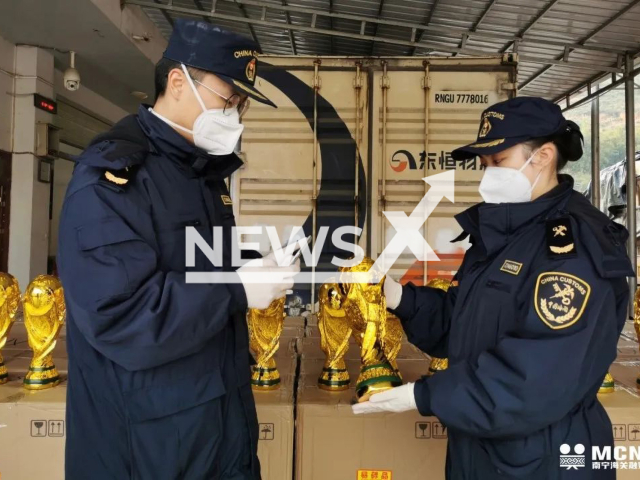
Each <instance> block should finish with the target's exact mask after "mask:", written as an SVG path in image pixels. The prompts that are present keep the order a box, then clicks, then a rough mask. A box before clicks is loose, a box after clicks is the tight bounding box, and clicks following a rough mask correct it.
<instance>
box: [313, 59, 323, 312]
mask: <svg viewBox="0 0 640 480" xmlns="http://www.w3.org/2000/svg"><path fill="white" fill-rule="evenodd" d="M320 63H321V62H320V60H316V61H314V62H313V193H312V198H311V201H312V204H313V223H312V227H311V228H312V230H311V237H312V239H311V245H312V249H313V250H315V248H316V228H317V227H318V90H320V76H319V74H318V71H319V69H320ZM313 250H312V251H313ZM318 258H319V257H318ZM315 305H316V264H315V258H314V261H313V263H312V264H311V313H315V311H316V307H315Z"/></svg>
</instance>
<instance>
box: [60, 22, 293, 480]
mask: <svg viewBox="0 0 640 480" xmlns="http://www.w3.org/2000/svg"><path fill="white" fill-rule="evenodd" d="M257 50H258V46H257V45H256V44H255V43H254V42H252V41H250V40H248V39H246V38H244V37H241V36H238V35H235V34H233V33H230V32H226V31H224V30H221V29H219V28H216V27H214V26H212V25H210V24H207V23H201V22H195V21H177V22H176V24H175V29H174V32H173V35H172V37H171V40H170V42H169V45H168V47H167V50H166V51H165V53H164V57H163V58H162V59H161V60H160V62H159V63H158V64H157V66H156V90H157V92H156V103H155V105H154V106H153V108H149V106H141V107H140V110H139V112H138V114H137V115H132V116H129V117H126V118H125V119H123V120H122V121H121V122H119V123H118V124H117V125H116V126H115V127H114V128H113V129H112V130H110V131H109V132H107V133H105V134H103V135H100V136H99V137H97V138H96V139H95V140H94V141H93V142H92V143H91V145H90V146H89V147H88V149H87V150H86V151H85V152H84V153H83V154H82V155H81V156H80V157H79V158H78V159H77V162H78V163H77V166H76V169H75V171H74V174H73V178H72V180H71V183H70V185H69V188H68V191H67V195H66V199H65V203H64V207H63V212H62V218H61V223H60V245H59V254H58V262H59V267H60V277H61V279H62V282H63V285H64V288H65V295H66V301H67V308H68V310H67V311H68V327H67V328H68V331H67V335H68V350H69V352H68V353H69V384H68V396H67V422H68V430H67V445H66V466H65V468H66V478H67V480H87V479H92V480H99V479H117V480H122V479H128V478H135V479H149V480H162V479H167V480H175V479H189V480H192V479H193V480H196V479H214V478H215V479H258V478H260V467H259V462H258V459H257V455H256V452H257V439H258V424H257V419H256V411H255V404H254V400H253V397H252V393H251V389H250V385H249V381H250V355H249V350H248V335H247V327H246V323H245V316H246V308H247V307H252V308H265V307H266V306H268V305H269V303H270V302H271V301H272V300H274V299H275V298H279V297H281V296H283V295H284V294H285V290H286V289H287V288H291V287H292V285H293V281H292V278H291V277H292V276H293V275H294V274H295V273H296V272H297V271H299V265H294V266H292V267H280V266H278V265H277V264H276V263H275V261H274V257H273V256H268V257H265V258H264V259H262V258H260V259H258V258H256V259H255V260H253V261H252V262H251V264H252V265H251V266H252V267H253V268H254V270H257V271H260V272H265V271H268V272H269V274H270V275H271V278H272V279H273V280H274V281H273V282H272V283H268V284H256V283H254V284H251V283H249V282H248V281H247V275H244V274H243V272H246V271H247V270H246V269H247V268H248V267H247V266H244V267H241V268H240V269H238V270H234V268H233V266H232V265H231V258H232V255H231V252H232V246H231V243H232V238H231V231H232V227H233V226H234V217H233V212H232V204H231V199H230V197H229V192H228V190H227V187H226V184H225V181H224V179H225V178H226V177H228V176H229V175H230V174H231V173H232V172H233V171H234V170H236V169H237V168H238V167H239V166H240V165H241V163H242V162H241V161H240V159H239V158H238V157H237V156H236V155H235V153H233V150H234V147H235V145H236V144H237V141H238V138H239V136H240V133H241V132H242V128H243V126H242V124H241V123H240V117H241V115H242V114H243V113H244V112H245V111H246V109H247V107H248V102H249V100H248V97H251V98H252V99H255V100H257V101H258V102H262V103H266V104H269V105H273V103H271V102H270V101H269V100H268V99H267V98H265V97H264V96H263V95H262V94H261V93H260V92H258V91H257V90H256V89H255V88H254V82H255V77H256V68H257V65H256V55H257V54H258V52H257ZM185 227H192V228H194V229H195V230H196V231H197V232H198V233H199V234H200V235H201V236H202V238H203V239H204V240H206V242H207V243H208V244H209V245H212V244H214V247H216V245H217V244H216V243H215V242H214V235H213V230H214V228H215V227H218V228H219V227H222V230H223V235H222V238H223V243H222V245H223V255H222V265H216V266H214V265H213V264H212V263H211V262H209V261H208V260H207V258H206V257H205V255H204V254H203V253H202V252H200V251H199V250H198V249H196V256H195V259H194V263H195V265H194V266H193V267H194V268H193V270H195V271H214V270H215V271H224V272H227V274H228V275H231V276H237V279H239V280H238V281H237V282H235V283H234V282H231V283H217V284H204V283H202V284H191V283H187V282H186V275H185V272H187V271H188V270H190V268H186V261H185V260H186V259H185ZM217 241H218V240H216V242H217ZM218 246H219V245H218ZM234 278H235V277H234Z"/></svg>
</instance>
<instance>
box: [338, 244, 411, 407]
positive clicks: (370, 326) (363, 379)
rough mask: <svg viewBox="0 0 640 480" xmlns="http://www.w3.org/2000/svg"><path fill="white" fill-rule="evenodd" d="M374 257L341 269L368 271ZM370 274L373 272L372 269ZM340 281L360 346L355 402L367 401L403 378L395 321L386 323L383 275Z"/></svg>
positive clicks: (352, 326) (345, 304)
mask: <svg viewBox="0 0 640 480" xmlns="http://www.w3.org/2000/svg"><path fill="white" fill-rule="evenodd" d="M373 263H374V262H373V260H371V258H369V257H365V258H364V259H363V260H362V262H360V264H358V265H356V266H354V267H341V268H340V272H342V273H349V272H358V273H366V272H369V270H370V269H371V267H372V266H373ZM371 277H373V272H371ZM371 280H372V281H370V282H364V283H344V282H343V283H341V284H340V290H341V293H342V296H343V298H344V303H343V305H344V308H345V310H346V312H347V319H348V321H349V323H350V325H351V328H352V330H353V333H354V335H355V338H356V341H357V342H358V345H359V346H360V358H361V361H362V365H361V369H360V376H359V378H358V381H357V384H356V398H357V399H358V402H366V401H367V400H369V397H370V396H371V395H373V394H375V393H379V392H382V391H384V390H389V389H390V388H393V387H398V386H400V385H402V378H401V376H400V374H399V372H398V369H397V365H396V363H395V359H396V356H397V355H398V352H399V350H400V346H401V342H402V328H401V327H400V328H399V331H398V329H397V327H396V325H399V322H398V323H397V324H396V323H394V322H387V301H386V299H385V297H384V294H383V293H382V286H383V285H384V277H383V278H382V280H380V282H374V281H373V278H372V279H371Z"/></svg>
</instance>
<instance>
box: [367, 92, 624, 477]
mask: <svg viewBox="0 0 640 480" xmlns="http://www.w3.org/2000/svg"><path fill="white" fill-rule="evenodd" d="M452 155H453V157H454V158H455V159H465V158H472V157H474V156H480V158H481V160H482V164H483V165H484V166H485V167H486V171H485V173H484V176H483V178H482V181H481V182H480V188H479V190H480V194H481V196H482V198H483V199H484V202H483V203H480V204H478V205H475V206H473V207H471V208H469V209H468V210H466V211H464V212H462V213H461V214H459V215H457V216H456V219H457V221H458V223H459V224H460V226H461V227H462V228H463V230H464V232H463V233H462V234H461V235H460V236H459V237H458V238H457V239H456V240H455V241H460V240H463V239H464V238H467V237H469V239H470V242H471V247H470V248H469V250H468V251H467V252H466V255H465V257H464V260H463V263H462V265H461V267H460V270H459V271H458V273H457V274H456V276H455V277H454V280H453V282H452V285H451V287H450V288H449V290H448V291H447V292H444V291H443V290H440V289H435V288H429V287H417V286H415V285H413V284H408V285H404V286H401V285H400V284H398V283H397V282H395V281H394V280H392V279H391V278H390V277H387V278H386V280H385V295H386V296H387V305H388V306H389V308H390V309H391V310H392V312H393V313H395V314H396V315H397V316H398V317H399V318H400V319H401V320H402V324H403V326H404V329H405V331H406V333H407V336H408V338H409V340H410V341H411V342H412V343H413V344H415V345H416V346H418V347H419V348H421V349H422V350H423V351H425V352H426V353H428V354H430V355H433V356H435V357H448V358H449V368H448V369H447V370H445V371H443V372H440V373H438V374H436V375H435V376H433V377H429V378H426V377H425V378H422V379H421V380H419V381H417V382H416V383H415V384H413V383H409V384H407V385H403V386H401V387H398V388H394V389H392V390H388V391H386V392H383V393H379V394H377V395H374V396H373V397H372V398H371V400H370V401H369V402H366V403H363V404H359V405H356V406H354V411H355V413H371V412H379V411H391V412H400V411H405V410H411V409H416V408H417V409H418V411H419V412H420V413H421V414H422V415H425V416H428V415H435V416H437V417H438V419H439V420H440V421H441V422H442V424H443V425H444V426H446V427H447V428H448V435H449V445H448V454H447V466H446V475H447V478H448V479H451V480H462V479H464V480H492V479H505V478H518V479H527V480H534V479H535V480H554V479H565V478H566V479H569V478H570V479H572V480H576V479H580V480H584V479H612V478H615V472H614V471H612V470H598V469H595V468H594V467H593V465H592V461H591V460H592V457H591V452H592V447H594V446H598V447H600V448H602V447H604V446H611V445H613V435H612V428H611V422H610V420H609V418H608V416H607V413H606V412H605V410H604V408H603V407H602V405H601V404H600V402H599V401H598V398H597V393H598V389H599V387H600V385H601V383H602V380H603V378H604V376H605V374H606V373H607V369H608V367H609V365H610V364H611V362H613V360H614V359H615V357H616V344H617V340H618V336H619V334H620V332H621V330H622V327H623V324H624V322H625V320H626V319H627V316H628V303H629V302H628V301H629V289H628V286H627V279H626V277H628V276H631V275H633V269H632V267H631V263H630V261H629V258H628V256H627V254H626V251H625V242H626V240H627V237H628V232H627V230H626V229H625V228H624V227H622V226H620V225H617V224H615V223H613V222H611V221H610V220H609V219H608V218H607V217H606V216H605V215H604V214H602V213H600V212H599V211H598V210H597V209H596V208H595V207H593V206H592V205H591V204H590V203H589V201H588V200H587V199H586V198H585V197H584V196H583V195H581V194H579V193H577V192H575V191H574V190H573V179H572V178H571V177H570V176H568V175H562V174H559V173H558V172H559V171H560V170H561V169H562V168H563V167H564V166H565V165H566V163H567V161H575V160H578V159H579V158H580V157H581V156H582V134H581V133H580V130H579V128H578V126H577V125H576V124H575V123H573V122H571V121H568V120H566V119H565V118H564V117H563V116H562V113H561V111H560V108H559V107H558V106H557V105H555V104H552V103H551V102H548V101H546V100H544V99H541V98H516V99H513V100H508V101H506V102H502V103H498V104H496V105H494V106H492V107H490V108H488V109H487V110H485V112H484V113H483V114H482V118H481V124H480V128H479V133H478V139H477V140H476V142H474V143H473V144H470V145H467V146H464V147H461V148H458V149H457V150H455V151H454V152H453V153H452ZM424 475H425V476H424V478H428V476H427V473H426V472H425V474H424Z"/></svg>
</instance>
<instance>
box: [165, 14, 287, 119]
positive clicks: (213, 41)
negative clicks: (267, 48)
mask: <svg viewBox="0 0 640 480" xmlns="http://www.w3.org/2000/svg"><path fill="white" fill-rule="evenodd" d="M260 53H261V52H260V49H259V46H258V44H257V43H256V42H254V41H253V40H251V39H250V38H247V37H244V36H242V35H238V34H236V33H233V32H229V31H228V30H223V29H222V28H220V27H216V26H214V25H211V24H210V23H207V22H199V21H196V20H185V19H178V20H176V22H175V25H174V27H173V33H172V34H171V38H170V39H169V45H167V49H166V50H165V52H164V54H163V57H165V58H168V59H169V60H173V61H175V62H180V63H184V64H185V65H186V66H189V67H194V68H199V69H200V70H205V71H207V72H211V73H214V74H215V75H216V76H218V77H220V78H221V79H222V80H224V81H225V82H227V83H228V84H229V85H231V86H232V87H233V89H234V90H235V91H237V92H238V93H242V94H245V95H248V96H249V97H251V98H253V99H255V100H257V101H258V102H261V103H266V104H267V105H271V106H272V107H275V104H274V103H273V102H272V101H271V100H269V99H268V98H267V97H265V96H264V95H263V94H262V93H260V92H259V91H258V90H256V88H255V87H254V85H255V81H256V76H257V71H258V59H257V56H258V55H259V54H260Z"/></svg>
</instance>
